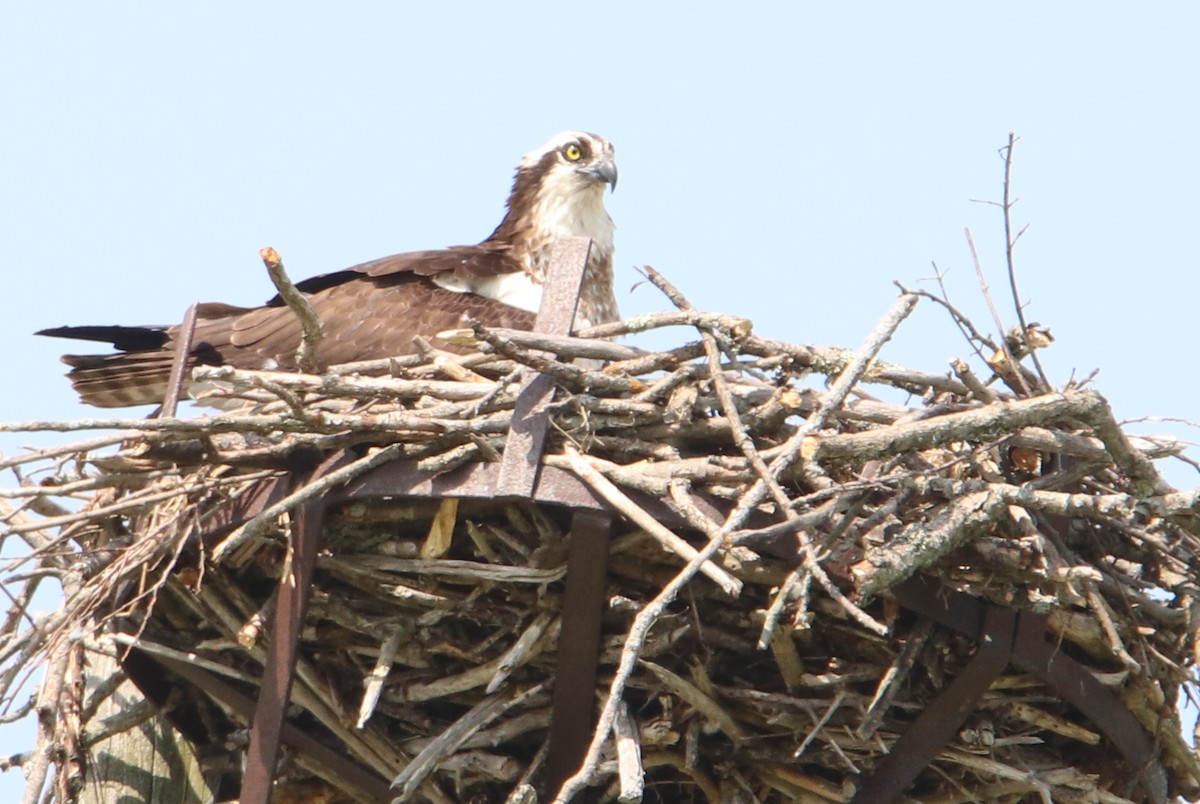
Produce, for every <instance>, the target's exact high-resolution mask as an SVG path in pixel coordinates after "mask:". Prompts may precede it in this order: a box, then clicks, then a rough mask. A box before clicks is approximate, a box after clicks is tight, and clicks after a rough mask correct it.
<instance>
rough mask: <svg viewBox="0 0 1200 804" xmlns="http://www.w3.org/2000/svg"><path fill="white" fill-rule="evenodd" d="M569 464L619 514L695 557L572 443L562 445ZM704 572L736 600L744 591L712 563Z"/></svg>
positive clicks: (687, 556) (680, 553)
mask: <svg viewBox="0 0 1200 804" xmlns="http://www.w3.org/2000/svg"><path fill="white" fill-rule="evenodd" d="M563 451H564V452H565V453H566V458H567V465H568V467H570V469H571V471H572V472H574V473H575V474H576V475H578V476H579V479H580V480H582V481H583V482H585V483H587V484H588V486H590V487H591V488H592V489H593V490H595V492H596V493H597V494H599V495H600V496H601V497H603V498H604V499H605V500H606V501H608V503H609V504H610V505H612V507H613V508H615V509H617V510H618V511H620V512H621V513H622V514H623V515H625V516H626V517H628V518H629V520H630V521H631V522H633V523H634V524H635V525H637V526H638V527H640V528H642V529H644V530H645V531H646V532H647V533H649V534H650V535H651V536H653V537H654V538H655V539H657V540H658V542H659V544H661V545H662V546H663V547H666V548H667V549H668V550H670V551H671V552H673V553H675V554H676V555H678V556H680V557H681V558H683V559H685V560H691V559H693V558H695V557H696V555H697V553H696V548H694V547H692V546H691V545H690V544H688V543H687V542H685V541H684V540H683V539H681V538H679V537H678V536H676V535H675V534H674V533H672V532H671V530H670V529H669V528H667V527H666V526H665V525H663V524H662V523H660V522H659V521H658V520H656V519H655V518H654V517H652V516H650V514H648V513H647V512H646V510H645V509H644V508H642V507H641V506H640V505H638V504H637V503H635V502H634V501H633V500H631V499H629V497H627V496H626V495H625V492H623V491H621V490H620V489H619V488H617V487H616V486H615V485H614V484H613V483H612V481H610V480H609V479H608V478H607V477H605V476H604V475H602V474H601V473H600V472H599V470H597V469H596V468H595V467H593V466H592V465H591V464H590V463H588V462H587V460H586V459H584V457H583V456H582V455H580V454H579V451H578V450H577V449H576V448H575V447H574V446H573V445H572V444H570V443H567V444H564V445H563ZM700 571H701V572H703V573H704V574H705V575H707V576H708V577H709V578H711V579H712V580H713V581H714V582H715V583H716V584H717V585H718V586H720V587H721V589H723V590H724V591H725V593H726V594H728V595H730V596H731V597H737V596H738V595H739V594H741V591H742V582H741V581H739V580H738V579H737V578H734V577H733V576H732V575H730V574H729V573H728V572H726V571H725V570H723V569H721V568H720V567H718V566H717V565H716V564H714V563H712V562H711V561H708V562H705V563H704V565H703V566H702V567H701V570H700Z"/></svg>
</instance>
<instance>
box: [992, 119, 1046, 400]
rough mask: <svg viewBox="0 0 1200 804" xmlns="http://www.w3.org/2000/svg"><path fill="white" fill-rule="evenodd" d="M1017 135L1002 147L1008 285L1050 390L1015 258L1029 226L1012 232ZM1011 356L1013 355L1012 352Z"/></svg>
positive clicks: (1010, 134)
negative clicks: (1023, 301) (1034, 341)
mask: <svg viewBox="0 0 1200 804" xmlns="http://www.w3.org/2000/svg"><path fill="white" fill-rule="evenodd" d="M1018 139H1019V138H1018V137H1017V135H1016V134H1015V133H1014V132H1012V131H1010V132H1008V144H1007V145H1005V146H1004V147H1003V148H1001V149H1000V152H1001V153H1002V154H1003V155H1004V204H1003V211H1004V259H1005V262H1006V263H1007V264H1008V286H1009V287H1010V288H1011V289H1012V299H1013V309H1014V310H1016V313H1017V321H1018V322H1020V325H1021V340H1022V341H1023V342H1024V343H1025V351H1027V352H1028V353H1029V356H1030V357H1031V358H1032V359H1033V365H1034V366H1035V367H1036V368H1037V372H1038V377H1040V378H1041V380H1042V390H1044V391H1048V390H1050V389H1051V388H1052V386H1051V385H1050V380H1049V379H1048V378H1047V377H1046V372H1045V370H1044V369H1043V368H1042V362H1041V360H1039V359H1038V356H1037V348H1036V347H1035V346H1034V344H1032V343H1031V342H1030V340H1029V324H1028V323H1027V322H1026V321H1025V306H1024V305H1023V304H1021V292H1020V291H1019V290H1018V289H1017V268H1016V262H1015V260H1014V259H1013V249H1015V248H1016V245H1017V241H1018V240H1020V239H1021V235H1023V234H1025V232H1026V230H1027V229H1028V228H1029V227H1025V228H1022V229H1021V231H1019V232H1017V234H1016V236H1015V237H1014V236H1013V233H1012V208H1013V205H1014V204H1016V201H1014V200H1012V197H1011V188H1012V162H1013V148H1014V147H1016V144H1017V140H1018ZM1009 357H1010V358H1011V357H1012V355H1011V354H1010V355H1009Z"/></svg>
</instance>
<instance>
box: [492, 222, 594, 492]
mask: <svg viewBox="0 0 1200 804" xmlns="http://www.w3.org/2000/svg"><path fill="white" fill-rule="evenodd" d="M591 250H592V241H591V240H589V239H588V238H586V237H569V238H566V239H564V240H559V241H558V242H556V243H555V244H554V249H553V251H552V252H551V254H550V268H549V269H548V270H547V273H546V284H545V287H544V288H543V290H542V304H541V308H540V309H539V310H538V314H537V318H536V319H535V320H534V325H533V331H534V332H541V333H545V334H547V335H569V334H570V332H571V324H572V323H573V322H574V321H575V308H576V307H578V306H579V290H580V288H581V287H582V286H583V272H584V271H585V270H586V269H587V260H588V254H589V253H590V252H591ZM555 387H556V386H555V382H554V378H553V377H550V376H547V375H545V374H540V373H538V372H536V371H533V370H532V369H526V370H525V376H524V378H523V379H522V382H521V390H520V391H518V392H517V401H516V404H515V406H514V408H513V416H512V424H510V425H509V430H508V439H507V440H506V441H505V442H504V454H503V455H502V456H501V458H500V476H499V478H498V479H497V481H496V494H497V495H499V496H502V497H529V496H531V495H532V494H533V488H534V486H535V485H536V484H537V475H538V469H539V468H540V467H541V465H542V447H543V446H544V444H545V441H546V430H547V429H548V428H549V426H550V408H549V406H550V400H551V399H553V398H554V389H555Z"/></svg>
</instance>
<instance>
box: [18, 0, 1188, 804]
mask: <svg viewBox="0 0 1200 804" xmlns="http://www.w3.org/2000/svg"><path fill="white" fill-rule="evenodd" d="M1197 30H1200V6H1196V5H1195V4H1192V3H1184V2H1166V3H1156V4H1153V5H1151V4H1145V5H1142V6H1139V7H1138V8H1137V10H1136V12H1135V11H1134V7H1133V6H1132V5H1130V4H1125V3H1121V4H1118V3H1112V2H1089V3H1083V2H1065V3H1054V4H1050V3H1033V2H1013V3H1005V4H995V3H990V4H984V3H962V2H939V3H856V4H841V3H825V4H813V3H801V2H793V3H786V4H785V3H774V4H762V5H757V6H755V5H745V6H743V7H742V8H741V9H739V10H736V11H735V10H734V6H733V4H730V3H728V2H721V3H707V2H691V3H662V4H650V3H636V4H635V3H623V2H613V3H585V4H571V3H561V2H557V3H545V2H538V3H525V4H521V5H517V4H499V3H495V4H485V3H440V4H435V3H422V4H411V5H409V6H407V7H406V4H400V3H379V2H364V3H354V4H345V5H340V6H336V7H335V6H333V5H326V4H316V3H278V2H264V3H255V4H249V3H231V2H211V3H203V4H191V5H186V6H181V5H178V4H163V5H148V4H138V5H134V4H130V3H102V4H101V3H91V4H83V3H75V4H66V3H53V2H48V3H23V4H16V3H10V4H5V5H4V7H3V9H0V87H2V95H0V99H2V101H3V112H2V114H3V125H2V126H0V143H2V147H0V277H3V280H4V281H3V287H4V305H3V312H4V315H3V316H0V342H2V343H3V344H5V347H6V348H5V355H4V357H3V358H2V361H3V362H2V369H3V372H4V377H5V378H6V379H5V384H4V387H5V389H6V392H5V393H3V394H0V420H19V419H28V418H43V417H57V418H74V417H77V416H81V415H87V413H88V411H87V410H86V409H83V408H80V407H79V406H77V405H76V404H75V402H74V396H73V394H72V392H71V391H70V388H69V387H68V385H67V382H66V381H65V380H64V379H63V378H62V377H61V371H62V367H61V366H60V365H59V364H58V362H57V356H58V355H59V354H60V352H61V351H63V346H62V345H61V344H60V343H56V342H54V341H51V340H48V339H43V338H34V337H32V336H31V333H32V332H33V331H34V330H36V329H39V328H42V327H47V326H55V325H60V324H67V323H72V324H85V323H97V324H109V323H130V324H159V323H174V322H176V321H178V320H179V319H180V318H181V317H182V315H183V312H184V310H185V308H186V307H187V306H188V305H189V304H190V303H192V302H193V301H197V300H204V301H211V300H221V301H228V302H232V303H238V304H256V303H259V302H261V301H263V300H265V299H266V298H267V297H268V296H270V295H272V293H273V290H272V288H271V286H270V284H269V282H268V280H267V278H266V275H265V272H264V270H263V268H262V266H261V263H260V261H259V259H258V256H257V252H258V249H259V248H261V247H263V246H267V245H270V246H274V247H275V248H277V249H278V250H279V251H280V252H281V254H282V255H283V257H284V260H285V262H286V264H287V267H288V270H289V272H290V273H291V274H292V276H293V277H294V278H297V279H298V278H302V277H304V276H307V275H311V274H315V273H322V272H326V271H330V270H336V269H339V268H342V267H346V266H348V265H351V264H354V263H356V262H359V261H362V260H366V259H370V258H373V257H378V256H382V255H385V254H391V253H396V252H400V251H408V250H414V249H422V248H434V247H438V246H443V245H448V244H453V243H469V242H475V241H478V240H480V239H482V238H483V237H485V236H486V235H487V234H489V233H490V231H491V229H492V228H493V227H494V226H495V224H496V223H497V222H498V221H499V218H500V215H501V205H502V203H503V201H504V198H505V195H506V193H507V191H508V188H509V184H510V181H511V175H512V171H513V168H514V167H515V165H516V163H517V161H518V159H519V157H520V156H521V154H523V153H524V152H525V151H527V150H529V149H531V148H534V147H536V146H538V145H540V144H541V143H542V142H543V141H544V140H546V139H547V138H548V137H549V136H550V135H552V134H554V133H555V132H557V131H560V130H562V129H567V128H583V129H588V130H592V131H596V132H598V133H601V134H603V135H605V136H606V137H608V138H609V139H610V140H612V141H613V143H614V144H615V145H616V147H617V158H618V163H619V165H620V169H621V182H620V187H619V189H618V191H617V192H616V193H615V194H614V195H612V196H611V199H610V203H609V208H610V210H611V212H612V215H613V217H614V219H615V220H616V221H617V225H618V232H617V256H616V261H617V267H618V272H617V281H618V285H619V295H618V300H619V301H620V302H621V304H622V307H623V309H624V310H625V311H626V312H629V313H636V312H644V311H648V310H653V309H662V308H663V307H664V303H663V302H662V301H661V300H660V299H659V297H658V296H657V295H656V293H655V292H654V291H653V290H652V289H650V288H647V287H642V288H639V289H638V290H637V291H635V292H633V293H632V294H630V293H629V292H628V289H629V288H630V287H631V286H633V285H634V284H635V282H636V281H637V279H638V277H637V275H636V274H635V272H634V270H633V266H635V265H642V264H651V265H653V266H654V267H656V268H658V269H659V270H660V271H662V272H663V273H665V274H666V275H667V276H668V277H669V278H670V279H672V280H673V281H674V282H675V283H676V284H677V285H678V286H679V287H680V288H681V289H682V290H683V291H684V292H685V293H686V294H688V295H689V296H690V297H691V299H692V301H693V302H694V303H695V304H696V305H697V306H699V307H703V308H708V309H714V310H719V311H722V312H729V313H738V314H742V315H746V316H748V317H750V318H752V319H754V321H755V323H756V328H757V330H758V331H759V332H760V333H763V334H765V335H768V336H773V337H779V338H784V339H788V340H792V341H797V342H804V343H817V344H843V345H847V346H855V345H857V344H858V343H859V341H860V340H861V338H862V337H863V335H864V334H865V333H866V332H867V331H869V330H870V328H871V327H872V326H873V324H874V323H875V321H876V320H877V318H878V317H879V315H880V314H881V313H882V312H883V311H884V310H885V309H886V307H887V306H888V305H889V304H890V303H891V301H892V299H893V298H894V296H895V292H896V291H895V289H894V287H893V286H892V284H891V282H892V280H893V279H899V280H901V281H903V282H905V283H907V284H909V285H919V284H920V282H921V280H922V279H923V278H925V277H928V276H929V275H930V274H931V268H930V263H931V261H936V262H937V264H938V265H939V266H940V267H941V268H942V269H943V270H948V271H949V282H950V287H951V292H952V294H953V297H954V300H955V301H956V302H957V303H959V304H960V305H961V306H962V307H963V308H964V309H966V310H968V311H969V312H970V313H971V314H972V315H973V316H974V317H975V320H976V323H977V324H978V325H980V326H981V327H982V328H984V329H986V330H989V331H991V330H993V329H994V328H993V327H992V325H991V322H990V320H989V318H988V316H987V315H986V312H985V308H984V306H983V304H982V302H981V301H980V298H979V292H978V288H977V285H976V282H975V278H974V274H973V271H972V269H971V264H970V259H969V255H968V251H967V248H966V245H965V241H964V238H963V227H964V226H969V227H971V229H972V230H973V232H974V235H975V239H976V242H977V243H978V245H979V247H980V249H981V252H982V256H983V259H984V262H985V267H986V268H987V269H988V271H989V277H990V280H991V282H992V286H993V289H994V290H995V292H996V294H997V301H998V302H1000V303H1001V308H1002V311H1003V312H1004V314H1005V315H1006V322H1011V321H1012V320H1013V316H1012V312H1011V304H1010V303H1009V302H1008V300H1007V288H1006V286H1005V285H1004V282H1003V273H1002V269H1003V253H1002V242H1003V240H1002V233H1001V228H1000V225H1001V221H1000V218H999V215H998V213H997V211H996V209H995V208H993V207H990V206H984V205H981V204H976V203H972V202H971V200H970V199H996V198H998V197H999V194H1000V176H1001V172H1000V171H1001V163H1000V160H999V158H998V156H997V154H996V151H997V148H999V147H1000V146H1001V145H1003V143H1004V141H1005V139H1006V137H1007V133H1008V132H1009V131H1010V130H1015V131H1016V132H1017V133H1018V134H1019V135H1020V137H1021V142H1020V143H1019V145H1018V152H1017V164H1016V184H1015V189H1016V195H1017V196H1018V197H1019V198H1020V203H1019V204H1018V206H1017V208H1016V212H1015V216H1016V220H1017V222H1018V223H1020V224H1026V223H1027V224H1030V229H1029V232H1028V233H1027V234H1026V236H1025V237H1024V239H1023V240H1022V241H1021V243H1020V246H1019V250H1018V263H1019V270H1020V275H1021V281H1022V290H1023V293H1024V296H1025V298H1026V300H1027V301H1028V302H1029V306H1028V308H1027V309H1028V314H1029V316H1030V318H1031V319H1033V320H1037V321H1040V322H1041V323H1043V324H1046V325H1049V326H1050V327H1051V328H1052V329H1053V331H1054V334H1055V336H1056V337H1057V338H1058V341H1057V343H1056V344H1055V345H1054V347H1053V348H1052V349H1051V350H1050V351H1049V352H1047V353H1045V355H1044V357H1043V361H1044V364H1045V365H1046V367H1047V369H1048V371H1049V372H1050V375H1051V377H1052V379H1053V380H1055V381H1056V382H1059V383H1061V382H1063V381H1065V380H1066V379H1067V378H1068V377H1069V376H1070V375H1071V373H1072V372H1076V373H1077V374H1079V375H1083V374H1086V373H1088V372H1090V371H1091V370H1092V369H1094V368H1100V369H1102V371H1101V374H1100V376H1099V380H1098V386H1097V387H1098V388H1099V389H1100V390H1102V391H1103V392H1104V393H1105V394H1106V395H1107V396H1108V397H1109V398H1110V400H1111V401H1112V402H1113V406H1114V408H1115V410H1116V412H1117V415H1118V416H1119V417H1125V418H1132V417H1140V416H1147V415H1161V416H1176V417H1184V418H1191V419H1200V404H1198V403H1197V401H1196V393H1195V392H1196V390H1197V381H1196V380H1195V378H1194V369H1193V366H1192V365H1191V364H1192V363H1193V362H1194V360H1193V359H1192V354H1191V353H1192V350H1193V348H1194V347H1193V342H1194V340H1195V332H1194V330H1195V324H1194V319H1195V311H1196V304H1197V298H1198V296H1200V272H1198V271H1197V268H1198V266H1200V245H1198V240H1197V236H1196V232H1195V221H1196V219H1197V217H1200V190H1198V189H1197V187H1198V186H1200V149H1198V146H1197V143H1198V142H1200V103H1198V100H1200V99H1198V98H1197V93H1198V90H1197V76H1200V49H1198V48H1197V47H1196V44H1195V36H1196V31H1197ZM925 287H929V285H928V284H926V285H925ZM967 352H968V350H967V347H966V345H965V344H964V343H963V342H962V340H961V338H960V337H959V336H958V334H957V331H956V330H955V329H954V328H953V327H952V326H951V325H950V323H949V322H948V320H947V319H946V318H945V316H944V314H943V313H942V312H941V311H939V310H937V309H935V308H934V307H933V306H932V305H922V308H920V309H919V310H918V312H917V314H916V316H915V318H914V319H913V320H911V321H910V322H908V323H907V324H906V325H905V326H904V328H903V329H902V331H901V336H900V337H899V338H898V339H897V341H896V342H895V343H894V344H893V345H892V346H891V347H890V348H889V349H888V351H887V352H885V357H886V358H887V359H891V360H894V361H897V362H901V363H906V364H909V365H912V366H914V367H918V368H923V369H927V370H933V371H941V370H944V369H945V367H946V361H947V360H948V359H949V358H951V357H954V356H964V357H965V356H967ZM1141 429H1142V431H1145V432H1173V433H1175V434H1177V435H1179V436H1181V437H1184V438H1188V439H1195V437H1196V435H1195V432H1194V431H1192V430H1189V429H1187V428H1184V427H1182V426H1173V425H1167V424H1158V423H1155V424H1152V425H1149V426H1147V427H1143V428H1141ZM31 443H46V440H45V439H43V438H41V437H35V436H24V437H21V438H19V439H13V438H4V439H0V451H4V452H5V453H11V452H13V451H14V450H15V449H16V448H17V447H18V446H19V445H21V444H31ZM1169 477H1170V478H1171V480H1172V481H1173V482H1175V483H1176V484H1177V485H1180V486H1184V487H1193V486H1195V485H1197V480H1196V478H1195V475H1194V473H1193V472H1191V471H1190V470H1187V469H1185V468H1184V467H1181V466H1179V465H1176V467H1175V468H1174V469H1171V471H1170V474H1169ZM29 735H30V732H29V731H28V730H22V729H21V728H20V727H5V728H0V753H8V752H13V751H16V750H19V749H21V748H23V747H26V746H27V743H28V742H29V741H30V740H31V737H30V736H29ZM14 777H15V778H14ZM19 782H20V777H19V776H16V775H15V774H12V773H10V774H7V775H6V776H0V799H2V800H10V796H12V795H15V794H14V793H11V792H9V791H11V790H14V789H19Z"/></svg>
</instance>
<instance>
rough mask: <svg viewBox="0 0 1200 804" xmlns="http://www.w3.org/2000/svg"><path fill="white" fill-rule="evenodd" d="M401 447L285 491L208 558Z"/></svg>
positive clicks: (218, 556)
mask: <svg viewBox="0 0 1200 804" xmlns="http://www.w3.org/2000/svg"><path fill="white" fill-rule="evenodd" d="M404 448H405V445H403V444H392V445H391V446H387V447H383V448H381V449H377V450H375V451H374V452H371V453H369V454H367V455H366V456H365V457H363V458H359V459H358V460H357V461H354V462H353V463H350V464H347V465H346V466H343V467H341V468H340V469H337V470H335V471H333V472H330V473H329V474H327V475H324V476H322V477H321V478H320V479H319V480H317V481H315V482H313V483H309V484H308V485H307V486H305V487H304V488H302V489H300V490H298V491H295V492H293V493H291V494H289V495H288V496H286V497H284V498H283V499H282V500H280V501H279V502H277V503H275V504H274V505H271V506H268V507H267V508H265V509H264V510H263V511H262V513H260V514H259V515H258V516H256V517H254V518H253V519H251V520H250V521H249V522H247V523H246V524H244V525H242V526H241V527H239V528H238V529H237V530H235V531H234V532H233V533H231V534H229V535H228V536H226V537H225V539H224V541H222V542H221V543H220V544H218V545H217V546H216V548H214V549H213V552H212V560H213V561H215V562H217V563H220V562H221V561H223V560H224V559H225V558H226V557H228V556H229V555H230V553H232V552H233V551H234V550H236V549H237V548H238V547H239V546H240V545H241V544H242V543H244V542H245V541H247V540H248V539H252V538H255V537H257V536H260V535H261V534H263V533H264V532H266V530H267V528H269V527H270V526H271V523H273V522H274V521H275V519H276V517H278V516H279V515H280V514H282V513H284V512H285V511H289V510H291V509H292V508H294V507H295V506H297V505H299V504H300V503H302V502H305V501H307V500H311V499H312V498H314V497H317V496H319V495H321V494H324V493H325V492H326V491H328V490H329V489H331V488H334V487H336V486H340V485H341V484H342V483H345V482H346V481H348V480H351V479H353V478H355V477H358V476H359V475H361V474H362V473H363V472H366V471H369V470H371V469H374V468H375V467H376V466H380V465H382V464H385V463H387V462H388V461H390V460H393V459H395V458H398V457H400V456H401V455H402V454H403V452H404Z"/></svg>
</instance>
